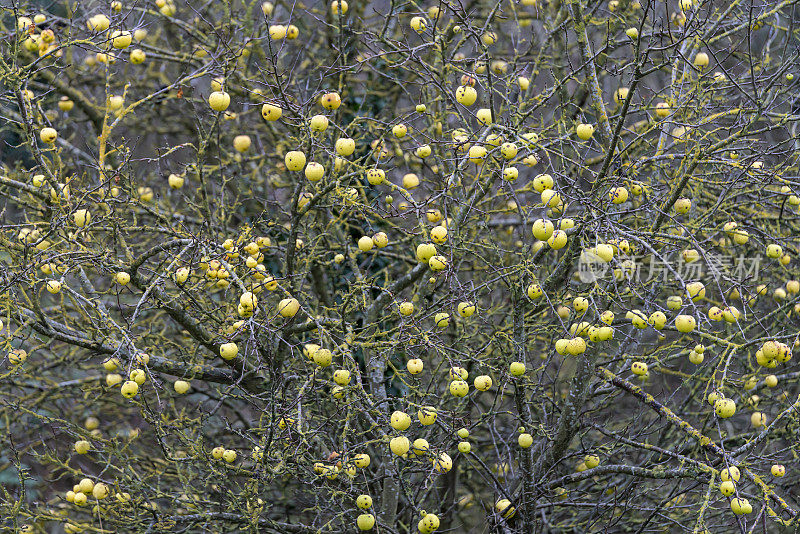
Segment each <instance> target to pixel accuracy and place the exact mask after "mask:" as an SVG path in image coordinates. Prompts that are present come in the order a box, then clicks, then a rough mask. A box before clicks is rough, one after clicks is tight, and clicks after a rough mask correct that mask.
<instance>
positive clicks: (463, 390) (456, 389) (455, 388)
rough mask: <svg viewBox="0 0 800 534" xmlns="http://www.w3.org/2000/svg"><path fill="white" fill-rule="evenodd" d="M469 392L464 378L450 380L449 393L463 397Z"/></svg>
mask: <svg viewBox="0 0 800 534" xmlns="http://www.w3.org/2000/svg"><path fill="white" fill-rule="evenodd" d="M467 393H469V384H467V382H466V381H464V380H453V381H452V382H450V394H451V395H453V396H454V397H465V396H466V395H467Z"/></svg>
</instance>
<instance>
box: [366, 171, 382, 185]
mask: <svg viewBox="0 0 800 534" xmlns="http://www.w3.org/2000/svg"><path fill="white" fill-rule="evenodd" d="M385 180H386V173H385V172H383V170H382V169H370V170H368V171H367V181H368V182H369V183H370V185H380V184H382V183H383V182H384V181H385Z"/></svg>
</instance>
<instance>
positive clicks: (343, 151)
mask: <svg viewBox="0 0 800 534" xmlns="http://www.w3.org/2000/svg"><path fill="white" fill-rule="evenodd" d="M355 150H356V142H355V141H354V140H353V139H350V138H349V137H341V138H339V139H337V140H336V153H337V154H339V155H340V156H342V157H346V156H349V155H351V154H352V153H353V152H355Z"/></svg>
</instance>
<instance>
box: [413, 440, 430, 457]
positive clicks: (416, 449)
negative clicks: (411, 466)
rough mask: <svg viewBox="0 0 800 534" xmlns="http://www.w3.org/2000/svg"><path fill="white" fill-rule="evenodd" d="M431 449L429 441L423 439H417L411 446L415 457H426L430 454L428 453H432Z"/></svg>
mask: <svg viewBox="0 0 800 534" xmlns="http://www.w3.org/2000/svg"><path fill="white" fill-rule="evenodd" d="M430 449H431V446H430V444H429V443H428V440H426V439H423V438H417V439H415V440H414V443H413V444H412V446H411V452H413V453H414V456H424V455H425V454H427V453H428V451H430Z"/></svg>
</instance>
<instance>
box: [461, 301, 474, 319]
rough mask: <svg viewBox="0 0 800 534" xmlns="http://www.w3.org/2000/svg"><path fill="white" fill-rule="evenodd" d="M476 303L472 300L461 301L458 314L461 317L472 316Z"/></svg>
mask: <svg viewBox="0 0 800 534" xmlns="http://www.w3.org/2000/svg"><path fill="white" fill-rule="evenodd" d="M475 309H476V308H475V304H473V303H472V302H459V304H458V314H459V315H460V316H461V317H465V318H466V317H472V315H473V314H474V313H475Z"/></svg>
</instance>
